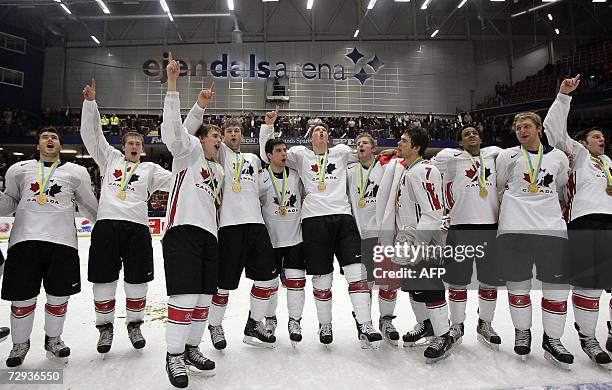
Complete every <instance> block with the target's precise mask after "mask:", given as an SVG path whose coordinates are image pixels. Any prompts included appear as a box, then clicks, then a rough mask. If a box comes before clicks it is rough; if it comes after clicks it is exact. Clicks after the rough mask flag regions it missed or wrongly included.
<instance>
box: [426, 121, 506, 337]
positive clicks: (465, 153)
mask: <svg viewBox="0 0 612 390" xmlns="http://www.w3.org/2000/svg"><path fill="white" fill-rule="evenodd" d="M457 142H458V144H459V146H460V148H461V149H443V150H442V151H440V153H438V156H436V157H434V158H433V159H432V160H431V163H432V165H434V166H436V167H437V168H438V169H439V170H440V172H441V173H442V178H443V188H444V189H445V191H444V196H445V200H446V202H445V204H446V207H447V208H448V209H449V210H450V213H449V216H450V228H449V231H448V236H447V238H446V245H451V246H453V247H454V248H462V247H463V248H474V249H478V248H480V249H481V250H479V251H474V249H472V250H471V251H470V252H471V253H472V255H471V256H466V254H465V253H457V257H456V258H451V259H446V273H445V274H444V277H443V279H444V281H445V282H446V283H448V285H449V287H448V300H449V309H450V319H451V336H452V337H453V343H454V344H460V343H461V338H462V337H463V334H464V321H465V318H466V317H465V307H466V303H467V286H468V284H470V282H471V280H472V272H473V266H474V261H475V262H476V271H477V272H476V276H477V278H478V281H479V288H478V315H479V318H478V325H477V327H476V332H477V333H478V340H480V341H483V342H485V343H486V344H487V345H488V346H490V347H491V348H493V349H498V348H499V344H501V338H500V337H499V335H498V334H497V333H496V332H495V330H494V329H493V327H492V325H491V322H492V321H493V316H494V314H495V306H496V302H497V287H498V286H502V285H504V283H503V281H502V280H501V279H500V278H499V275H498V270H497V263H496V262H495V252H494V250H493V248H494V246H493V245H494V243H495V236H496V234H497V218H498V213H499V200H498V197H497V193H498V191H497V190H496V185H497V183H496V179H495V158H496V157H497V155H498V154H499V152H500V151H501V149H500V148H498V147H496V146H491V147H488V148H483V149H481V148H480V145H481V143H482V134H481V133H480V132H479V131H478V130H477V129H476V128H474V127H473V126H464V127H463V128H461V129H459V130H458V131H457ZM475 254H479V255H478V256H476V255H475Z"/></svg>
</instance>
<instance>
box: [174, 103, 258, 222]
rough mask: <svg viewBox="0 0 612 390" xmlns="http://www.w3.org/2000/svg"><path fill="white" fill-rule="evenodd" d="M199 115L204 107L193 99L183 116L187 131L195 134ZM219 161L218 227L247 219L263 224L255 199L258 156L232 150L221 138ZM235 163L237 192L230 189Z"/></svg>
mask: <svg viewBox="0 0 612 390" xmlns="http://www.w3.org/2000/svg"><path fill="white" fill-rule="evenodd" d="M203 116H204V109H203V108H200V106H198V104H197V103H195V104H194V105H193V107H192V108H191V110H190V111H189V114H188V115H187V117H186V118H185V127H186V128H187V131H188V132H189V134H195V132H196V131H197V130H198V129H199V128H200V126H201V125H202V119H203ZM237 156H238V159H236V157H237ZM241 157H242V158H241ZM236 161H237V163H236ZM219 162H220V163H221V165H222V166H223V170H224V172H225V181H224V183H223V204H222V205H221V210H220V219H219V227H224V226H231V225H242V224H247V223H261V224H263V223H264V220H263V217H262V215H261V205H260V203H259V176H260V175H261V174H262V169H261V161H260V160H259V158H258V157H257V156H256V155H254V154H253V153H240V154H236V153H234V152H233V151H232V150H231V149H230V148H229V147H228V146H227V145H225V144H224V143H223V142H222V143H221V148H220V149H219ZM235 166H236V167H237V168H236V169H239V167H240V166H242V167H241V169H240V174H239V177H240V179H239V183H240V192H234V191H233V190H232V186H233V180H234V167H235Z"/></svg>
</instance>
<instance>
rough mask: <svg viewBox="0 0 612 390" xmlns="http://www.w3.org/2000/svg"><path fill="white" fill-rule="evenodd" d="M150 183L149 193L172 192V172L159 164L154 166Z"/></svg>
mask: <svg viewBox="0 0 612 390" xmlns="http://www.w3.org/2000/svg"><path fill="white" fill-rule="evenodd" d="M151 173H152V174H151V176H150V181H151V182H150V183H149V193H151V194H152V193H154V192H155V191H163V192H170V191H171V190H172V172H170V171H168V170H166V169H164V168H162V167H161V166H159V165H158V164H152V172H151Z"/></svg>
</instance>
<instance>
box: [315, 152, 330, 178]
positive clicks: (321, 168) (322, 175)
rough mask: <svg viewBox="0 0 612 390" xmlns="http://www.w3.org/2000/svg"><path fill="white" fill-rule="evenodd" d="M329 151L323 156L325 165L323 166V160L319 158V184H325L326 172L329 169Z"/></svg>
mask: <svg viewBox="0 0 612 390" xmlns="http://www.w3.org/2000/svg"><path fill="white" fill-rule="evenodd" d="M327 152H328V151H327V150H326V151H325V155H323V165H321V159H320V158H319V157H317V171H318V172H317V176H319V183H324V182H325V170H326V169H327Z"/></svg>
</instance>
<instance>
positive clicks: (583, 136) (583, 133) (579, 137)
mask: <svg viewBox="0 0 612 390" xmlns="http://www.w3.org/2000/svg"><path fill="white" fill-rule="evenodd" d="M592 131H599V132H600V133H602V134H603V132H604V131H603V129H602V128H601V127H599V126H595V127H591V128H590V129H584V130H580V131H579V132H578V134H576V141H584V142H586V140H587V138H588V137H589V134H591V132H592Z"/></svg>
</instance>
